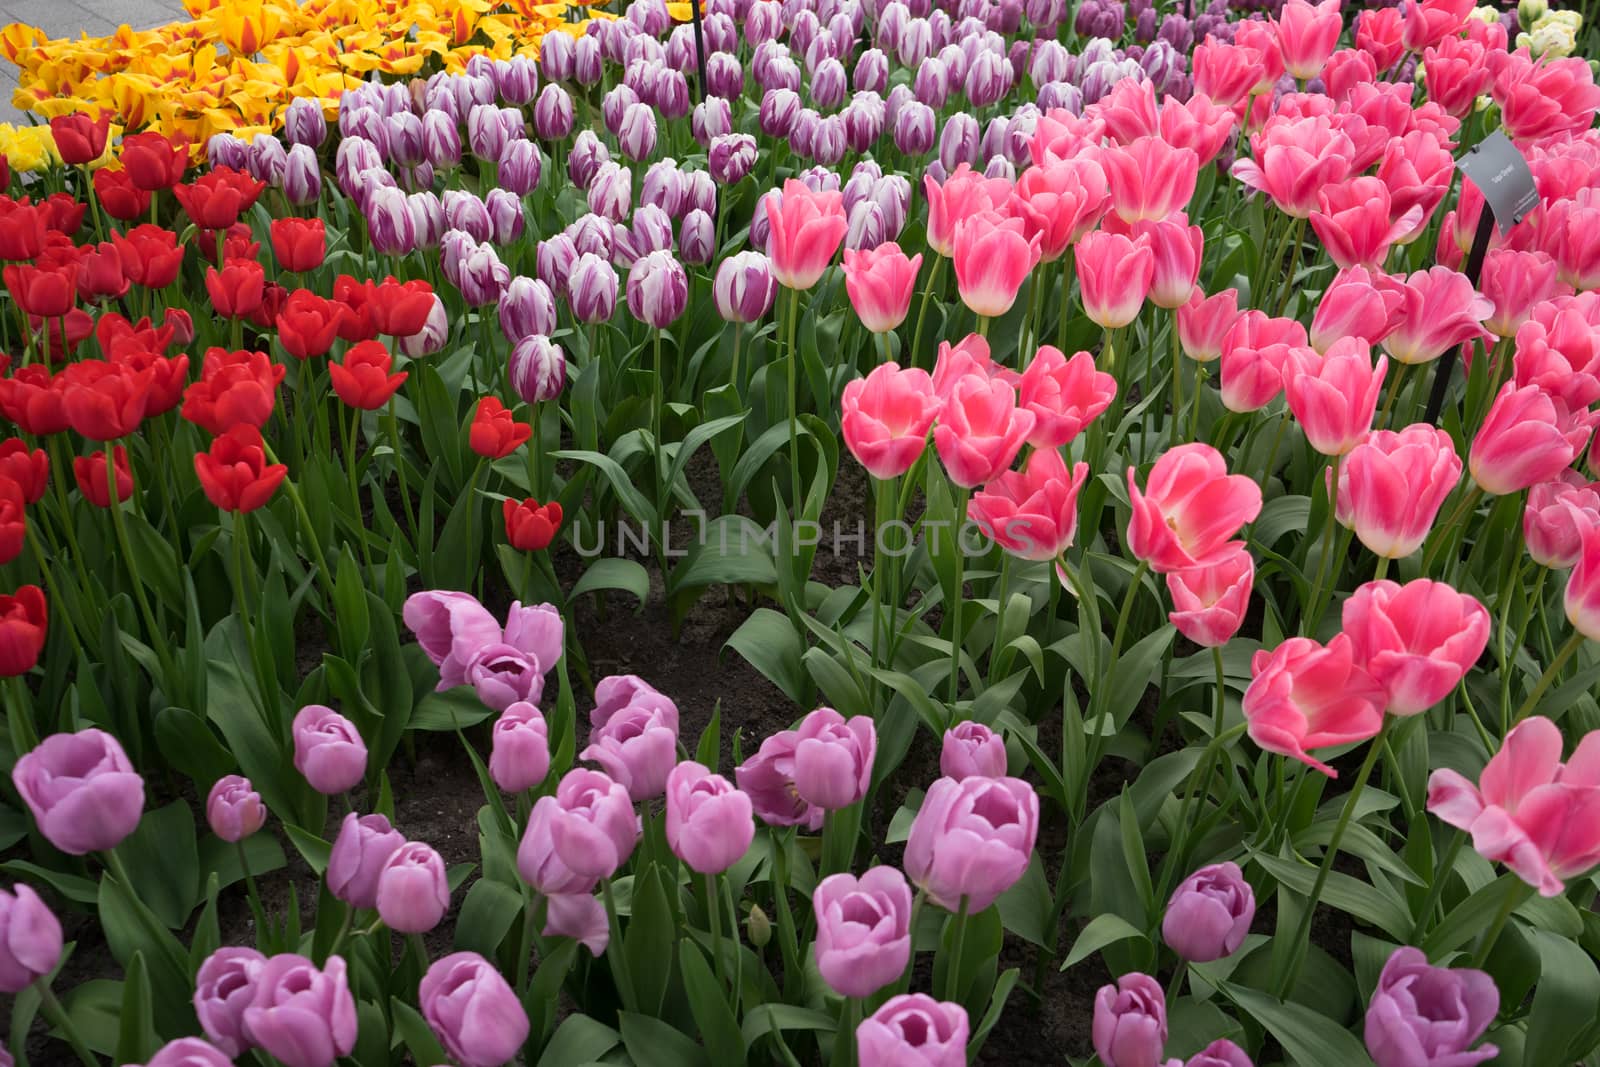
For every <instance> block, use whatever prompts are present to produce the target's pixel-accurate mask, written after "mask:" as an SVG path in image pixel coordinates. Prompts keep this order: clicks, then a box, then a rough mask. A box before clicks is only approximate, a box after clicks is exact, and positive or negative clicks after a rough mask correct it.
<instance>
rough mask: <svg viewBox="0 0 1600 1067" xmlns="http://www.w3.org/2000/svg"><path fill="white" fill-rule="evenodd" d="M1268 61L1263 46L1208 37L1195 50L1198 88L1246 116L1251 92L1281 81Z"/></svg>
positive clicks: (1216, 101) (1199, 91) (1218, 102)
mask: <svg viewBox="0 0 1600 1067" xmlns="http://www.w3.org/2000/svg"><path fill="white" fill-rule="evenodd" d="M1274 51H1276V49H1274ZM1265 61H1266V56H1265V55H1263V54H1262V52H1261V50H1259V49H1256V48H1250V47H1246V46H1244V45H1242V44H1228V43H1226V42H1223V41H1219V40H1216V39H1215V38H1212V39H1208V40H1206V41H1204V42H1202V43H1201V44H1200V45H1198V46H1197V47H1196V48H1195V50H1194V60H1193V64H1194V91H1195V92H1196V93H1203V94H1205V95H1206V96H1209V97H1210V98H1211V100H1212V101H1213V102H1214V103H1215V104H1217V105H1218V106H1220V107H1226V108H1232V109H1233V110H1234V113H1235V114H1237V115H1241V116H1242V115H1243V114H1244V108H1245V102H1246V100H1247V99H1248V98H1249V97H1250V94H1251V93H1253V92H1255V91H1256V90H1257V89H1258V88H1261V87H1263V86H1265V85H1271V84H1272V83H1273V82H1275V81H1277V75H1276V74H1273V73H1271V72H1269V71H1268V70H1267V67H1266V62H1265Z"/></svg>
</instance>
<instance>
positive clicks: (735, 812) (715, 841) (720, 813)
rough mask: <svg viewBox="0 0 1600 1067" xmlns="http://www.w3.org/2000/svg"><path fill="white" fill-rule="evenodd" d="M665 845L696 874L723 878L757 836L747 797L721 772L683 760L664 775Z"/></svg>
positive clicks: (742, 856)
mask: <svg viewBox="0 0 1600 1067" xmlns="http://www.w3.org/2000/svg"><path fill="white" fill-rule="evenodd" d="M666 792H667V845H668V846H669V847H670V848H671V849H672V852H673V854H674V855H676V856H677V857H678V858H679V859H680V860H682V861H683V862H684V864H685V865H686V866H687V867H689V869H691V870H693V871H697V872H699V873H700V874H721V873H722V872H723V871H725V870H727V869H728V868H729V867H732V866H733V865H734V864H735V863H737V862H739V860H741V859H742V858H744V854H745V853H746V852H748V851H749V850H750V842H751V841H752V840H754V838H755V832H756V825H755V819H754V817H753V815H752V809H751V805H750V798H749V797H748V796H746V795H745V794H744V793H742V792H740V791H739V790H738V789H736V788H734V785H733V783H732V782H730V781H728V780H727V779H726V778H724V777H723V776H722V775H720V774H712V773H711V772H710V771H709V770H707V769H706V768H705V767H703V766H701V765H700V764H698V763H694V762H691V761H685V762H683V763H680V764H678V765H677V766H676V767H674V768H672V771H671V773H670V774H668V775H667V783H666Z"/></svg>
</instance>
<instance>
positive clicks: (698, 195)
mask: <svg viewBox="0 0 1600 1067" xmlns="http://www.w3.org/2000/svg"><path fill="white" fill-rule="evenodd" d="M683 209H684V210H685V211H704V212H705V213H706V214H708V215H714V214H716V212H717V183H716V182H714V181H712V180H711V175H710V174H709V173H707V172H706V171H703V170H689V171H684V172H683Z"/></svg>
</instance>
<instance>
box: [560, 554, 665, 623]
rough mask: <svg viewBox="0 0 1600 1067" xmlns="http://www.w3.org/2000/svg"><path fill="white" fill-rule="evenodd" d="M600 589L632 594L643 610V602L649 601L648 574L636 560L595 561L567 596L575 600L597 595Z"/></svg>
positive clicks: (613, 559)
mask: <svg viewBox="0 0 1600 1067" xmlns="http://www.w3.org/2000/svg"><path fill="white" fill-rule="evenodd" d="M602 589H620V590H622V591H623V592H624V593H632V594H633V597H634V599H635V600H637V601H639V607H640V609H641V610H643V608H644V604H645V601H647V600H649V599H650V573H649V572H648V571H646V570H645V569H644V567H643V566H642V565H641V564H640V563H639V562H638V561H637V560H631V559H622V558H620V557H616V556H608V557H606V558H605V559H597V560H595V561H594V562H593V563H591V564H589V567H588V569H587V570H585V571H584V572H583V574H582V576H581V577H579V578H578V580H577V582H576V583H574V584H573V586H572V592H571V593H569V594H568V596H569V597H570V598H572V599H576V598H578V597H580V596H582V595H583V594H585V593H597V592H599V591H600V590H602Z"/></svg>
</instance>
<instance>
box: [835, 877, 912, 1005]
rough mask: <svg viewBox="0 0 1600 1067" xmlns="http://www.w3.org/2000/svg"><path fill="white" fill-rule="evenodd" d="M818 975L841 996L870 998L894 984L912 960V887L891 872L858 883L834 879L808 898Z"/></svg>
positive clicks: (857, 881) (849, 878)
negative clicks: (814, 924) (814, 922)
mask: <svg viewBox="0 0 1600 1067" xmlns="http://www.w3.org/2000/svg"><path fill="white" fill-rule="evenodd" d="M811 906H812V907H813V908H814V909H815V911H816V914H817V945H816V953H817V970H818V971H819V972H821V974H822V980H823V981H824V982H827V983H828V988H829V989H832V990H833V991H834V992H835V993H837V994H839V995H840V996H841V997H870V996H871V995H872V994H874V993H876V992H877V991H878V990H880V989H882V988H883V987H884V986H886V985H888V984H890V983H891V982H895V981H898V980H899V978H900V976H901V975H902V974H904V973H905V969H906V964H907V963H909V962H910V960H911V887H910V886H909V885H907V884H906V878H905V875H903V874H901V873H900V872H899V871H898V870H896V869H895V868H893V867H873V868H872V869H871V870H869V871H867V873H865V874H863V875H862V876H861V877H860V878H859V879H857V878H856V877H855V876H854V875H851V874H834V875H830V876H828V877H827V878H824V879H823V880H822V881H820V882H818V883H817V888H816V889H815V890H814V891H813V892H812V894H811Z"/></svg>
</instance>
